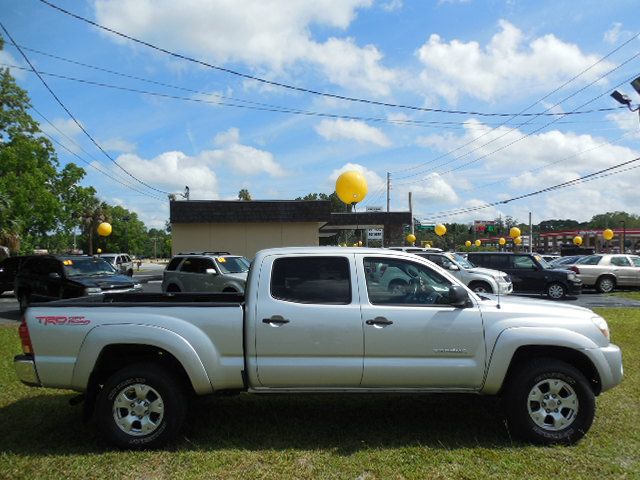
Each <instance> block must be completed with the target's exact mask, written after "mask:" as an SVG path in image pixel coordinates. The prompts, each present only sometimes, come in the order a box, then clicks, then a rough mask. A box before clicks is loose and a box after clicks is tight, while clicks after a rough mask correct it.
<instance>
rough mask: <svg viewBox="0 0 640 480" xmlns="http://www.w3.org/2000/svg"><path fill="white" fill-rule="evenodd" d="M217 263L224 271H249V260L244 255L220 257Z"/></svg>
mask: <svg viewBox="0 0 640 480" xmlns="http://www.w3.org/2000/svg"><path fill="white" fill-rule="evenodd" d="M216 263H217V264H218V267H220V271H221V272H222V273H244V272H248V271H249V260H247V259H246V258H244V257H227V256H224V257H218V258H216Z"/></svg>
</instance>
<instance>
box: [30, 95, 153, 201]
mask: <svg viewBox="0 0 640 480" xmlns="http://www.w3.org/2000/svg"><path fill="white" fill-rule="evenodd" d="M31 109H32V110H33V111H34V112H35V113H36V114H37V115H39V116H40V117H41V118H42V119H43V120H44V121H45V122H47V123H48V124H49V125H50V126H51V127H52V128H53V129H55V130H56V131H57V132H58V133H59V134H60V135H62V136H63V137H65V138H66V139H67V140H68V141H70V142H71V143H73V144H74V145H75V146H77V147H78V148H80V149H81V150H82V151H83V152H84V153H85V154H87V155H88V156H89V157H90V158H93V159H94V160H95V158H94V157H93V156H92V155H91V154H90V153H88V152H87V151H86V150H85V149H84V148H82V146H81V145H80V144H78V143H77V142H75V141H74V140H73V139H72V138H71V137H69V136H68V135H67V134H66V133H64V132H63V131H62V130H60V129H59V128H58V127H57V126H56V125H55V124H54V123H53V122H51V121H50V120H49V119H48V118H47V117H45V116H44V115H43V114H42V113H41V112H40V111H39V110H38V109H37V108H36V107H34V106H33V105H31ZM42 134H43V135H45V136H46V137H48V138H49V139H50V140H51V141H52V142H54V143H55V144H57V145H59V146H60V147H62V148H63V149H65V150H66V151H67V152H68V153H69V154H71V155H73V156H74V157H76V158H77V159H78V160H80V161H81V162H83V163H85V164H87V165H88V166H90V167H91V168H93V169H95V170H97V171H98V172H100V173H102V174H103V175H106V176H107V177H109V178H110V179H111V180H113V181H114V182H117V183H119V184H120V185H122V186H124V187H126V188H128V189H130V190H133V191H134V192H137V193H139V194H141V195H144V196H147V197H150V198H153V199H155V200H164V199H163V198H162V197H159V196H157V195H154V194H152V193H148V192H144V191H142V190H138V189H137V188H135V187H133V186H132V185H129V184H127V183H125V182H124V181H122V180H121V179H119V178H117V177H115V176H112V175H111V174H110V173H109V172H106V171H104V170H102V169H101V168H98V167H96V166H95V165H94V164H93V163H91V162H89V161H88V160H86V159H84V158H82V157H81V156H80V155H78V154H77V153H76V152H74V151H73V150H71V149H70V148H68V147H67V146H66V145H64V144H63V143H62V142H59V141H58V140H56V139H55V138H54V137H52V136H51V135H49V134H48V133H46V132H42ZM96 161H97V160H96Z"/></svg>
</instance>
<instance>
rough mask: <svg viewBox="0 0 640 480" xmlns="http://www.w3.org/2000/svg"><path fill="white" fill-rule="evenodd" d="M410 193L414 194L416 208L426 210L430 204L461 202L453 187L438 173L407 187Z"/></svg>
mask: <svg viewBox="0 0 640 480" xmlns="http://www.w3.org/2000/svg"><path fill="white" fill-rule="evenodd" d="M406 190H407V191H408V192H413V196H414V198H415V199H416V206H417V207H419V208H422V209H423V210H424V209H425V208H424V207H427V208H428V205H429V204H430V203H455V202H458V201H459V197H458V195H457V194H456V192H455V190H454V189H453V187H452V186H451V185H450V184H449V183H448V182H447V181H446V180H445V179H444V178H442V177H441V176H440V175H438V174H437V173H431V174H429V175H427V176H425V177H423V178H422V180H420V181H419V182H416V183H414V184H412V185H408V186H407V187H406Z"/></svg>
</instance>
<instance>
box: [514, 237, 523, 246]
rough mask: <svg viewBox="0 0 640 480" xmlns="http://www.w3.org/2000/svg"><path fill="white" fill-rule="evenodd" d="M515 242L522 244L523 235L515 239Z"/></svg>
mask: <svg viewBox="0 0 640 480" xmlns="http://www.w3.org/2000/svg"><path fill="white" fill-rule="evenodd" d="M513 243H515V244H516V245H520V244H521V243H522V237H516V238H514V239H513Z"/></svg>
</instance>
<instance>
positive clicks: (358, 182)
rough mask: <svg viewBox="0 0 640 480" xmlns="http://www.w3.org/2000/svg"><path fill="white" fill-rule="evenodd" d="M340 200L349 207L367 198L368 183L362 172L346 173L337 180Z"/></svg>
mask: <svg viewBox="0 0 640 480" xmlns="http://www.w3.org/2000/svg"><path fill="white" fill-rule="evenodd" d="M336 193H337V194H338V198H339V199H340V200H342V201H343V202H344V203H346V204H347V205H351V204H352V203H358V202H361V201H362V200H364V197H366V196H367V181H366V180H365V178H364V176H363V175H362V174H361V173H360V172H356V171H355V170H351V171H349V172H344V173H343V174H342V175H340V176H339V177H338V179H337V180H336Z"/></svg>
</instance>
